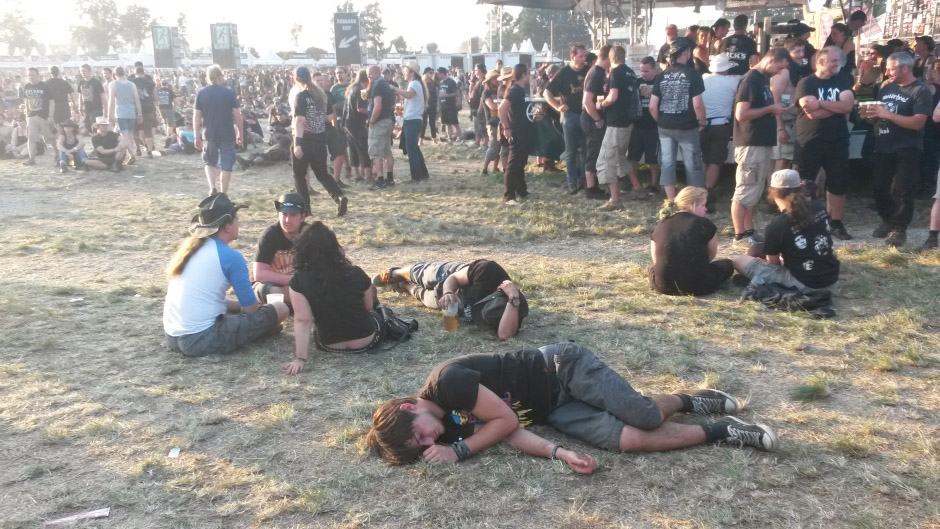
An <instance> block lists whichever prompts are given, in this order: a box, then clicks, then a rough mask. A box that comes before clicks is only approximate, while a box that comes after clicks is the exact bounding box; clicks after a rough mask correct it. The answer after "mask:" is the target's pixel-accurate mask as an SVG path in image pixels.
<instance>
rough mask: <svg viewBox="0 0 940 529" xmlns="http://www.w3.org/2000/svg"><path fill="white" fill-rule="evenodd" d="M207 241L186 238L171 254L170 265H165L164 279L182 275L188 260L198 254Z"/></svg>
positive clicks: (204, 238)
mask: <svg viewBox="0 0 940 529" xmlns="http://www.w3.org/2000/svg"><path fill="white" fill-rule="evenodd" d="M208 239H209V238H208V237H187V238H186V240H184V241H183V242H182V244H180V247H179V248H178V249H177V250H176V253H175V254H173V257H172V258H171V259H170V263H169V264H167V265H166V278H167V279H173V278H174V277H178V276H179V275H180V274H182V273H183V269H184V268H186V263H188V262H189V258H190V257H192V256H193V254H195V253H196V252H198V251H199V249H200V248H202V245H203V244H205V243H206V241H207V240H208Z"/></svg>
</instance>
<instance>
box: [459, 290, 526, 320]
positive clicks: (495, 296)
mask: <svg viewBox="0 0 940 529" xmlns="http://www.w3.org/2000/svg"><path fill="white" fill-rule="evenodd" d="M507 303H509V296H507V295H506V294H505V293H504V292H503V291H502V290H497V291H496V292H493V293H492V294H490V295H489V296H486V297H485V298H483V299H481V300H480V301H477V302H476V303H474V304H473V307H472V308H471V316H472V317H473V323H475V324H476V326H477V327H478V328H480V329H483V330H489V329H498V328H499V321H500V320H501V319H502V318H503V312H504V311H505V310H506V304H507ZM528 315H529V302H528V301H526V299H525V295H523V294H522V292H520V293H519V325H520V326H521V325H522V319H523V318H525V317H526V316H528Z"/></svg>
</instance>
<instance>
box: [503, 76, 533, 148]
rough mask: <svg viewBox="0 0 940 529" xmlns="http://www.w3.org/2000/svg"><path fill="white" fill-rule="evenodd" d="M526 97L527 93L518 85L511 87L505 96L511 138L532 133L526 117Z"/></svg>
mask: <svg viewBox="0 0 940 529" xmlns="http://www.w3.org/2000/svg"><path fill="white" fill-rule="evenodd" d="M527 95H528V91H527V90H526V89H525V88H523V87H521V86H519V85H513V87H512V88H510V89H509V92H508V93H507V94H506V99H508V100H509V128H510V130H511V131H512V135H513V136H516V135H518V134H525V135H529V134H530V133H531V131H532V122H531V121H529V116H528V115H526V109H527V108H528V107H529V103H528V102H526V100H525V99H526V96H527Z"/></svg>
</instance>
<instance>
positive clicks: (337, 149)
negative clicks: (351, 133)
mask: <svg viewBox="0 0 940 529" xmlns="http://www.w3.org/2000/svg"><path fill="white" fill-rule="evenodd" d="M326 139H327V147H328V148H329V150H330V161H333V160H335V159H336V158H338V157H340V156H346V134H344V133H343V132H342V131H340V130H339V129H338V128H336V127H327V128H326Z"/></svg>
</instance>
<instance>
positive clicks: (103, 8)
mask: <svg viewBox="0 0 940 529" xmlns="http://www.w3.org/2000/svg"><path fill="white" fill-rule="evenodd" d="M78 12H79V20H81V21H82V22H83V23H82V24H81V25H78V26H72V40H73V41H75V42H76V43H78V44H81V45H82V46H83V47H84V48H85V49H86V50H87V51H88V53H90V54H92V55H103V54H105V53H107V52H108V48H109V47H110V46H111V45H113V44H116V43H117V42H118V35H117V30H118V25H119V23H120V20H119V19H120V13H118V9H117V5H115V3H114V0H78Z"/></svg>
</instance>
